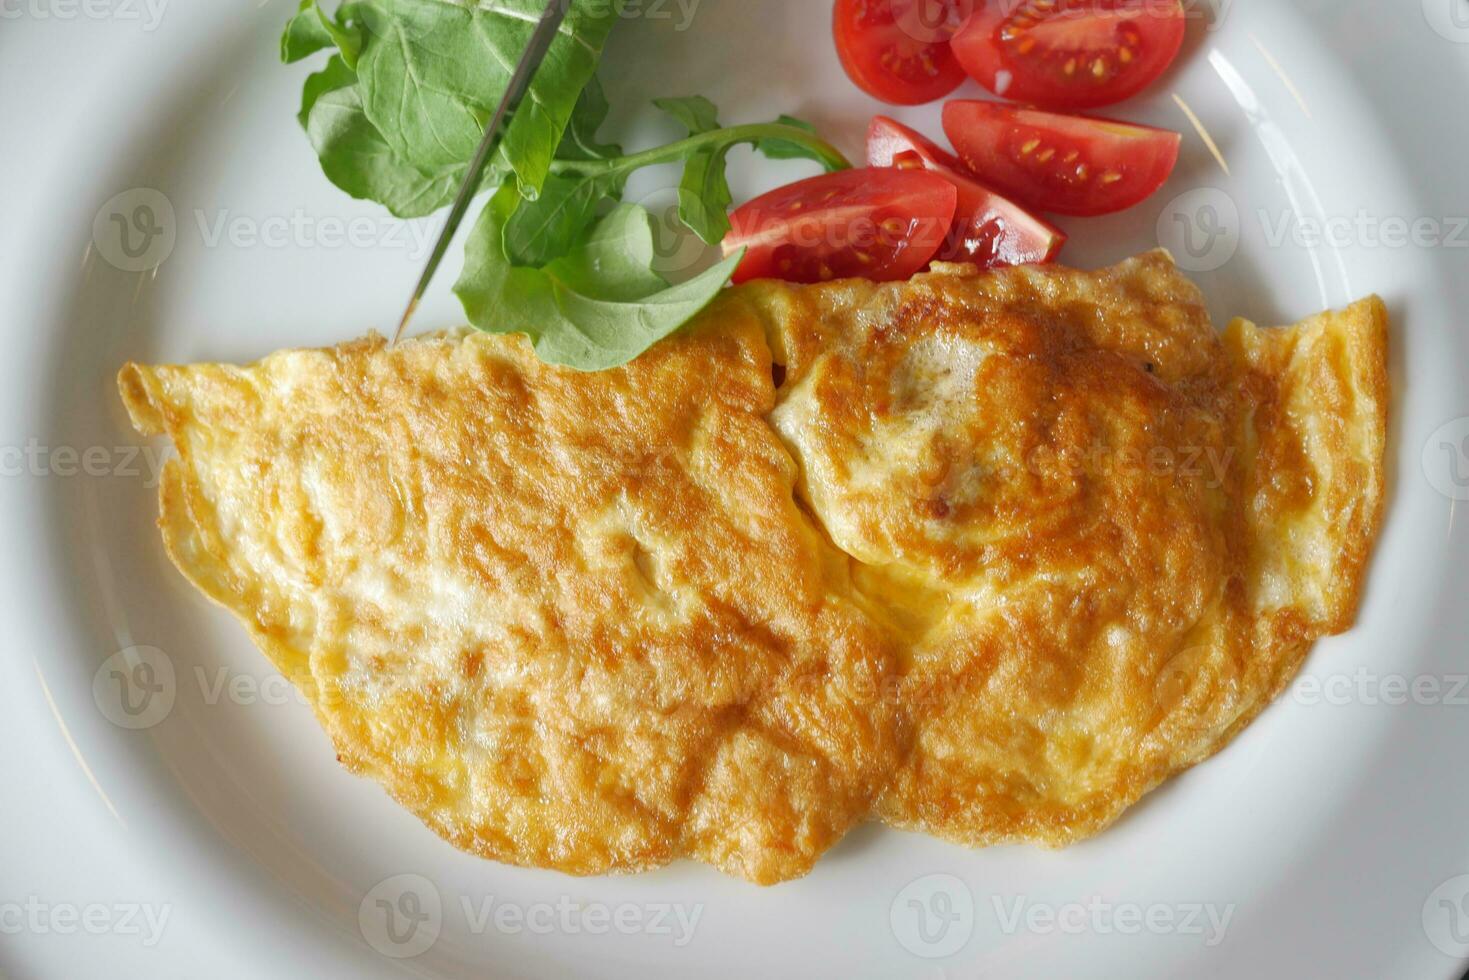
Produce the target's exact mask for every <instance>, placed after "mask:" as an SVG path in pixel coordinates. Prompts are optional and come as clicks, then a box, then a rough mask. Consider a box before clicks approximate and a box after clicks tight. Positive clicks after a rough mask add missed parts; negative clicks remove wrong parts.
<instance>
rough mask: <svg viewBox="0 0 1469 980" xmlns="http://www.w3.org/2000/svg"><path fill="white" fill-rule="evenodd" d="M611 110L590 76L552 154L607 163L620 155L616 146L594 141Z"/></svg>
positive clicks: (599, 88)
mask: <svg viewBox="0 0 1469 980" xmlns="http://www.w3.org/2000/svg"><path fill="white" fill-rule="evenodd" d="M611 111H612V107H611V106H610V105H608V103H607V93H606V92H604V91H603V90H602V83H601V82H600V81H599V80H598V79H597V76H596V75H593V76H592V80H591V81H590V82H588V83H587V87H586V88H585V89H583V90H582V93H581V97H580V98H578V99H577V100H576V108H575V109H573V110H572V111H571V122H570V123H569V124H567V127H566V135H565V136H564V137H562V139H561V147H560V149H558V150H557V151H556V157H557V159H559V160H611V159H612V158H614V157H620V156H622V147H620V146H618V145H617V144H616V143H599V142H597V133H598V131H599V130H601V128H602V126H603V124H604V123H606V122H607V114H608V113H609V112H611Z"/></svg>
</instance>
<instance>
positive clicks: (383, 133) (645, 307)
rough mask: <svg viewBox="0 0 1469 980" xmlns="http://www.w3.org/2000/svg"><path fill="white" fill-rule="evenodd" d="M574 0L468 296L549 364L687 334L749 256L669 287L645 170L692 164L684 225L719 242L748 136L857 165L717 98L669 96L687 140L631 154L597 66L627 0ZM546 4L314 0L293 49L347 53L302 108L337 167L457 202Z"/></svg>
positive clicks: (327, 161)
mask: <svg viewBox="0 0 1469 980" xmlns="http://www.w3.org/2000/svg"><path fill="white" fill-rule="evenodd" d="M566 2H568V3H569V4H570V5H571V6H570V9H569V10H568V15H567V19H566V22H565V25H564V26H563V28H562V32H561V36H560V37H558V38H557V40H556V42H555V43H554V44H553V45H552V47H551V50H550V52H549V54H548V55H547V59H546V61H545V63H544V64H543V65H542V68H541V70H540V72H539V73H538V74H537V76H536V80H535V82H534V83H533V84H532V86H531V90H530V93H529V96H528V98H527V99H526V101H525V102H523V103H522V104H521V106H520V107H519V109H517V111H516V113H515V115H514V117H513V118H512V119H511V121H510V123H509V125H508V127H507V129H506V132H505V135H504V136H503V137H502V141H501V145H500V149H499V153H498V155H497V157H496V159H495V160H493V161H491V165H490V167H489V168H488V169H487V171H486V174H485V177H484V182H483V185H482V186H483V187H494V186H496V185H500V189H499V191H498V192H496V193H495V194H494V196H493V197H492V199H491V202H490V204H489V206H487V207H486V208H485V211H484V213H483V214H482V215H481V217H480V219H479V221H478V222H477V223H476V225H475V226H474V228H473V229H472V231H471V235H470V241H469V244H468V247H467V253H466V261H465V266H464V272H463V274H462V276H461V277H460V279H459V282H458V283H457V284H456V286H455V291H456V292H457V293H458V295H459V297H460V300H461V301H462V302H463V304H464V307H465V311H466V313H468V315H469V317H470V319H471V321H472V322H473V323H474V324H475V325H476V326H477V327H479V328H480V329H483V330H495V331H502V332H519V333H526V334H528V335H530V337H531V338H532V340H533V341H534V343H535V346H536V350H537V351H538V352H539V354H540V355H541V356H542V357H543V358H545V359H546V360H547V361H550V362H552V363H557V364H565V365H568V366H571V367H575V368H580V369H582V370H600V369H602V368H606V367H612V366H616V365H619V364H623V363H626V362H627V361H628V360H630V359H632V358H633V357H636V356H637V355H638V354H639V353H641V352H642V351H643V350H646V349H647V348H648V347H649V346H650V345H652V344H653V343H656V342H657V341H658V340H660V339H662V338H663V337H666V336H667V335H668V334H670V333H672V332H673V331H674V330H676V329H678V327H679V326H680V325H682V324H683V323H684V322H686V321H687V320H688V319H689V318H690V317H692V316H693V315H694V314H695V313H697V312H698V311H699V310H700V309H702V308H703V307H704V305H705V304H707V303H708V302H709V301H710V300H711V299H712V298H713V297H714V296H715V295H716V294H717V293H718V292H719V290H721V289H722V288H723V287H724V284H725V283H726V282H727V281H728V280H729V277H730V275H731V273H732V272H733V270H734V269H735V267H736V266H737V264H738V262H739V260H740V257H739V256H733V257H730V258H727V259H726V260H725V261H724V262H722V263H720V264H719V265H717V266H715V267H714V268H712V269H710V270H708V271H707V272H705V273H703V274H701V275H699V276H696V277H694V278H693V279H691V280H689V281H688V282H684V283H682V284H680V285H675V286H670V285H669V284H668V283H667V282H666V281H665V280H664V279H663V278H662V277H661V276H660V275H659V274H658V273H657V271H656V270H655V269H654V265H653V263H654V259H655V248H654V233H653V232H654V229H653V224H652V216H651V215H650V214H649V213H648V212H647V211H646V210H645V209H643V208H641V207H637V206H633V205H628V204H623V203H620V202H621V199H622V195H623V193H624V191H625V188H626V186H627V181H628V178H629V177H630V176H631V175H632V174H633V173H634V172H636V171H638V170H640V169H642V168H644V167H650V166H655V165H657V164H666V163H679V162H682V163H683V164H684V172H683V179H682V182H681V184H680V188H679V216H680V220H681V221H682V222H683V223H684V224H685V225H687V226H688V227H689V228H691V229H692V230H693V231H694V232H696V233H697V234H698V235H699V236H700V237H701V238H702V239H703V240H704V241H706V242H709V243H714V242H718V241H719V240H720V239H721V238H722V237H723V236H724V235H725V233H726V232H727V231H728V228H729V217H728V209H729V205H730V203H731V194H730V190H729V183H728V180H727V178H726V174H725V170H726V160H727V158H728V155H729V152H730V150H731V149H733V148H734V147H736V146H739V145H742V144H751V145H754V146H755V147H757V148H758V149H760V150H761V151H762V152H765V153H766V154H767V155H770V156H773V157H777V158H780V159H793V158H797V157H804V158H809V159H812V160H816V161H818V162H820V163H821V164H822V165H823V166H825V167H826V168H827V169H829V170H834V169H841V168H843V167H846V166H849V164H848V163H847V161H846V160H845V159H844V158H843V157H842V155H841V154H840V153H839V152H837V151H836V150H835V149H834V148H832V147H831V146H830V145H829V144H827V143H825V142H823V141H822V140H821V138H820V137H819V136H816V135H815V134H814V132H813V131H812V130H811V129H810V127H809V126H808V125H806V124H805V123H801V122H799V121H798V120H794V119H791V118H790V117H782V119H781V122H779V123H770V124H764V125H755V126H739V127H734V128H731V129H721V128H719V113H718V110H717V109H716V108H715V106H714V104H713V103H711V102H710V101H709V100H707V99H704V98H701V97H698V96H694V97H690V98H683V99H662V100H659V101H658V105H659V106H660V107H662V108H663V109H664V110H665V111H667V112H669V113H670V114H671V115H673V117H674V118H676V119H678V120H679V121H680V122H681V123H683V125H684V127H685V128H686V129H687V130H688V131H689V137H688V138H687V139H684V140H680V141H679V142H677V143H673V144H670V145H669V146H664V147H659V148H656V149H651V150H644V151H642V152H639V153H633V154H626V155H625V154H624V153H623V151H622V149H621V147H619V146H617V145H616V144H613V143H602V142H600V141H599V139H598V132H599V131H600V130H601V128H602V126H603V124H604V123H605V122H606V120H607V117H608V114H609V108H610V107H609V106H608V103H607V97H606V94H605V93H604V92H603V90H602V87H601V85H600V84H599V83H598V81H597V78H596V74H595V73H596V66H597V61H598V59H599V58H600V55H601V50H602V47H603V45H604V44H605V43H606V39H607V35H608V32H609V31H610V30H611V27H612V24H613V22H614V21H615V20H616V18H617V15H618V13H619V11H620V9H621V7H620V2H621V0H566ZM541 6H542V0H349V2H346V3H342V4H341V5H340V6H338V7H337V9H336V13H335V15H332V16H329V15H328V14H327V13H326V11H325V10H324V9H323V7H322V4H321V3H320V0H302V2H301V3H300V5H299V7H298V8H297V11H296V13H295V15H294V16H293V17H292V18H291V21H290V23H289V24H287V25H286V29H285V32H284V35H283V37H282V39H281V57H282V58H283V59H284V60H286V61H288V62H294V61H298V60H300V59H302V58H305V57H307V56H309V55H312V54H316V53H318V52H322V51H329V50H331V49H333V48H335V51H334V53H333V54H332V55H331V57H330V58H329V59H328V60H327V61H326V64H325V67H324V68H322V69H321V70H320V71H317V72H316V73H314V74H312V75H311V76H310V77H309V78H307V79H306V83H305V86H304V87H303V90H302V94H301V107H300V111H299V113H298V118H299V120H300V122H301V125H302V126H303V127H304V128H305V130H306V133H307V135H308V137H309V138H310V140H311V143H312V146H313V147H314V148H315V149H316V152H317V154H318V156H319V157H320V159H321V166H322V170H323V171H324V172H325V173H326V175H327V177H328V178H329V179H330V180H331V181H332V182H333V183H335V184H336V185H337V186H338V187H340V188H342V189H343V190H344V191H346V192H347V193H348V194H351V195H352V196H353V197H357V198H364V199H370V200H374V201H377V202H379V203H381V204H383V205H384V206H386V207H387V208H388V209H389V210H390V211H392V213H393V214H395V215H398V216H400V217H405V218H411V217H419V216H422V215H426V214H430V213H432V212H434V211H437V210H439V209H440V208H442V207H444V206H446V205H447V204H449V203H450V201H452V200H453V198H454V196H455V194H456V192H457V189H458V185H459V183H460V182H461V180H462V179H463V175H464V173H465V171H466V168H467V167H468V163H469V160H470V159H471V157H472V156H473V154H474V151H475V149H476V148H477V146H478V145H479V141H480V139H481V137H482V135H483V127H484V125H485V121H486V120H487V119H488V117H489V114H490V113H491V112H492V111H493V109H494V107H495V104H496V103H497V102H498V100H499V98H500V97H501V95H502V94H503V91H504V87H505V84H506V83H507V81H508V79H509V76H510V73H511V71H512V69H513V65H514V63H515V61H517V60H518V58H519V55H520V51H521V49H522V48H523V46H524V44H525V43H526V41H527V40H528V38H529V36H530V32H531V31H532V30H533V29H534V25H535V23H536V22H537V21H538V19H539V15H540V13H541Z"/></svg>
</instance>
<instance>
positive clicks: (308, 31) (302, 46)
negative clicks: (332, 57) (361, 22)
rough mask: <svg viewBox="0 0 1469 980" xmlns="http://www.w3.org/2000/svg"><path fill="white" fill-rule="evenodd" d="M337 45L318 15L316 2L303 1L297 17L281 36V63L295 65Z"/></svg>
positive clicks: (310, 0) (311, 0)
mask: <svg viewBox="0 0 1469 980" xmlns="http://www.w3.org/2000/svg"><path fill="white" fill-rule="evenodd" d="M336 43H337V42H336V41H334V40H332V36H331V33H330V32H328V31H327V29H326V25H324V24H323V23H322V22H321V17H320V16H318V14H317V8H316V0H301V7H300V9H298V10H297V11H296V16H294V17H292V18H291V20H290V22H289V23H288V24H286V31H285V33H284V34H282V35H281V61H283V62H285V63H286V64H288V65H289V64H293V63H294V62H297V61H300V60H301V59H303V58H309V57H310V56H311V55H313V54H316V52H318V51H324V50H326V49H327V48H329V47H331V46H332V45H334V44H336Z"/></svg>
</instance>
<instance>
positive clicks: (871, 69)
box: [832, 0, 976, 105]
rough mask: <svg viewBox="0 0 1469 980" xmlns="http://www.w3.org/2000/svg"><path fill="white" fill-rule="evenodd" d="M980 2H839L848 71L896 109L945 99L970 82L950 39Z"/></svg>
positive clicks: (840, 44)
mask: <svg viewBox="0 0 1469 980" xmlns="http://www.w3.org/2000/svg"><path fill="white" fill-rule="evenodd" d="M975 3H976V0H837V2H836V10H835V13H834V15H833V25H832V31H833V33H834V34H835V35H836V43H837V54H838V55H840V56H841V59H842V67H843V68H845V69H846V70H847V74H848V75H850V76H851V77H852V81H854V82H856V83H857V85H858V87H859V88H861V89H862V90H863V91H864V92H866V93H867V94H868V95H871V96H873V97H874V98H878V99H881V100H882V101H884V102H891V103H893V104H895V105H921V104H922V103H924V102H933V101H935V100H938V99H942V98H943V97H944V96H946V95H948V94H949V93H950V92H952V91H954V89H956V88H958V87H959V86H960V84H962V83H963V81H964V69H963V68H962V67H960V65H959V62H958V60H957V59H955V57H954V52H953V51H952V50H950V48H949V44H948V41H949V38H950V37H951V36H952V35H953V32H954V31H955V30H957V29H958V27H959V25H961V24H962V23H963V22H964V19H965V17H967V16H968V14H969V11H970V10H971V9H973V7H974V5H975Z"/></svg>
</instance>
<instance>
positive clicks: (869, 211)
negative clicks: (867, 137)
mask: <svg viewBox="0 0 1469 980" xmlns="http://www.w3.org/2000/svg"><path fill="white" fill-rule="evenodd" d="M958 198H959V195H958V192H957V191H956V190H955V189H954V185H953V184H951V183H949V182H948V181H947V180H944V179H943V178H942V177H939V176H937V175H936V174H930V173H926V172H924V171H922V170H891V169H882V170H879V169H861V170H842V171H839V172H837V173H834V174H823V175H822V176H820V177H812V178H811V179H809V180H802V181H798V182H796V183H794V184H790V185H788V186H786V187H781V188H779V189H777V190H774V191H771V192H770V193H769V194H766V195H764V196H762V197H758V198H756V199H755V200H753V201H751V202H750V203H748V204H746V205H744V206H743V207H741V208H739V209H738V210H737V211H735V212H734V214H732V215H730V226H731V227H730V233H729V235H728V236H726V237H725V240H724V254H725V255H732V254H733V253H735V252H736V251H738V250H739V249H742V248H743V249H746V250H747V251H746V252H745V258H744V260H743V261H742V262H741V263H740V266H739V268H738V269H736V270H735V274H734V281H735V282H737V283H740V282H748V281H749V280H751V279H766V278H769V279H784V280H787V281H788V282H806V283H810V282H826V281H828V280H831V279H847V278H856V277H861V278H865V279H873V280H877V281H880V282H881V281H887V280H895V279H906V278H908V277H909V276H911V275H912V274H913V273H915V272H917V271H918V270H920V269H922V268H923V267H924V266H926V265H928V263H929V260H931V259H932V258H933V257H934V255H935V254H937V252H938V250H939V247H940V246H941V245H943V243H944V237H945V235H946V234H947V233H948V230H949V226H950V225H951V224H952V223H953V221H954V209H955V207H956V205H957V203H958Z"/></svg>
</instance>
